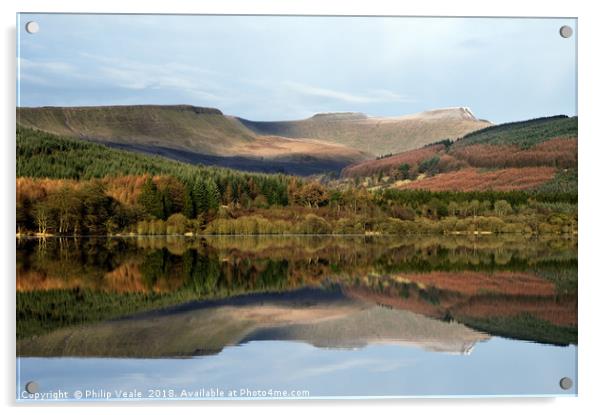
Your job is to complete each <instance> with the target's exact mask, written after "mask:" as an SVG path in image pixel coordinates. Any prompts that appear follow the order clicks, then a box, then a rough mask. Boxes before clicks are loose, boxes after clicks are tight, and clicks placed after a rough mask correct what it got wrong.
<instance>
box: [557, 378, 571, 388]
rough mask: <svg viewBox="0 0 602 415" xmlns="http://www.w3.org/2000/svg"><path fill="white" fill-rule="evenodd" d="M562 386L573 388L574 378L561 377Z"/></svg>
mask: <svg viewBox="0 0 602 415" xmlns="http://www.w3.org/2000/svg"><path fill="white" fill-rule="evenodd" d="M560 387H561V388H562V389H564V390H568V389H571V388H572V387H573V379H571V378H566V377H565V378H562V379H560Z"/></svg>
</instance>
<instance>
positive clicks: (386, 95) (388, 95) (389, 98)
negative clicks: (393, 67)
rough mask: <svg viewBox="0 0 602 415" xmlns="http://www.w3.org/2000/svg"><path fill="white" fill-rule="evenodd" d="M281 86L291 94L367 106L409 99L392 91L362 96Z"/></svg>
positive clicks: (293, 84)
mask: <svg viewBox="0 0 602 415" xmlns="http://www.w3.org/2000/svg"><path fill="white" fill-rule="evenodd" d="M283 86H284V87H285V88H287V89H289V90H290V91H292V92H296V93H299V94H302V95H308V96H314V97H319V98H329V99H333V100H337V101H342V102H347V103H356V104H369V103H379V102H380V103H382V102H408V101H409V98H408V97H407V96H404V95H400V94H397V93H395V92H392V91H387V90H382V89H373V90H370V91H366V92H365V93H363V94H357V93H353V94H352V93H349V92H343V91H336V90H333V89H328V88H322V87H317V86H313V85H307V84H303V83H299V82H291V81H285V82H283Z"/></svg>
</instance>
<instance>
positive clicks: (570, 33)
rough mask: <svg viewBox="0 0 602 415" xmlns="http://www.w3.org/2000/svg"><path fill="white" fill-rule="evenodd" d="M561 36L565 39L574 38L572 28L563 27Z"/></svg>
mask: <svg viewBox="0 0 602 415" xmlns="http://www.w3.org/2000/svg"><path fill="white" fill-rule="evenodd" d="M560 36H562V37H563V38H565V39H567V38H569V37H571V36H573V28H572V27H571V26H562V27H561V28H560Z"/></svg>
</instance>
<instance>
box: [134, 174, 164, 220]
mask: <svg viewBox="0 0 602 415" xmlns="http://www.w3.org/2000/svg"><path fill="white" fill-rule="evenodd" d="M162 199H163V198H162V195H161V194H160V193H159V191H158V190H157V185H156V184H155V183H154V182H153V180H152V178H150V177H149V178H148V179H147V180H146V182H144V185H142V190H141V192H140V196H139V197H138V203H140V205H141V206H142V208H143V209H144V212H146V213H148V214H149V215H152V216H154V217H156V218H157V219H165V215H164V213H165V212H164V210H163V200H162Z"/></svg>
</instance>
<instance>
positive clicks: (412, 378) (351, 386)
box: [17, 338, 577, 397]
mask: <svg viewBox="0 0 602 415" xmlns="http://www.w3.org/2000/svg"><path fill="white" fill-rule="evenodd" d="M576 364H577V348H576V347H575V346H569V347H556V346H549V345H540V344H535V343H530V342H523V341H514V340H507V339H502V338H493V339H491V340H490V341H487V342H484V343H479V344H477V346H476V347H475V349H474V350H473V352H472V354H470V355H450V354H445V353H433V352H428V351H425V350H422V349H419V348H414V347H399V346H394V345H372V346H368V347H365V348H361V349H357V350H336V349H319V348H315V347H313V346H310V345H307V344H305V343H295V342H275V341H265V342H251V343H248V344H244V345H242V346H236V347H228V348H226V349H224V351H223V352H222V353H220V354H219V355H216V356H207V357H200V358H193V359H97V358H84V359H82V358H68V359H61V358H52V359H45V358H20V359H19V362H18V368H20V373H19V375H20V376H18V378H20V380H18V383H19V385H18V387H17V389H18V390H20V389H22V388H23V386H24V384H25V383H26V382H27V381H29V380H35V381H36V382H38V383H39V385H40V391H48V390H57V389H59V388H60V389H63V390H67V391H71V392H73V391H74V390H76V389H92V388H96V389H104V390H108V391H113V390H115V389H122V390H132V389H134V388H137V389H138V390H139V391H140V390H141V391H145V390H146V389H147V388H174V389H176V390H178V391H179V390H180V388H186V389H188V390H192V389H199V388H204V389H209V388H220V389H222V390H228V389H234V390H239V389H241V388H248V389H270V388H273V389H279V390H283V389H286V390H291V389H296V390H309V392H310V395H311V396H314V397H315V396H398V395H406V396H408V395H410V396H411V395H559V394H574V393H576V386H574V387H573V389H571V390H569V391H563V390H561V389H560V388H559V386H558V382H559V380H560V379H561V378H562V377H564V376H569V377H571V378H572V379H573V380H576V375H577V373H576V371H577V369H576Z"/></svg>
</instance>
